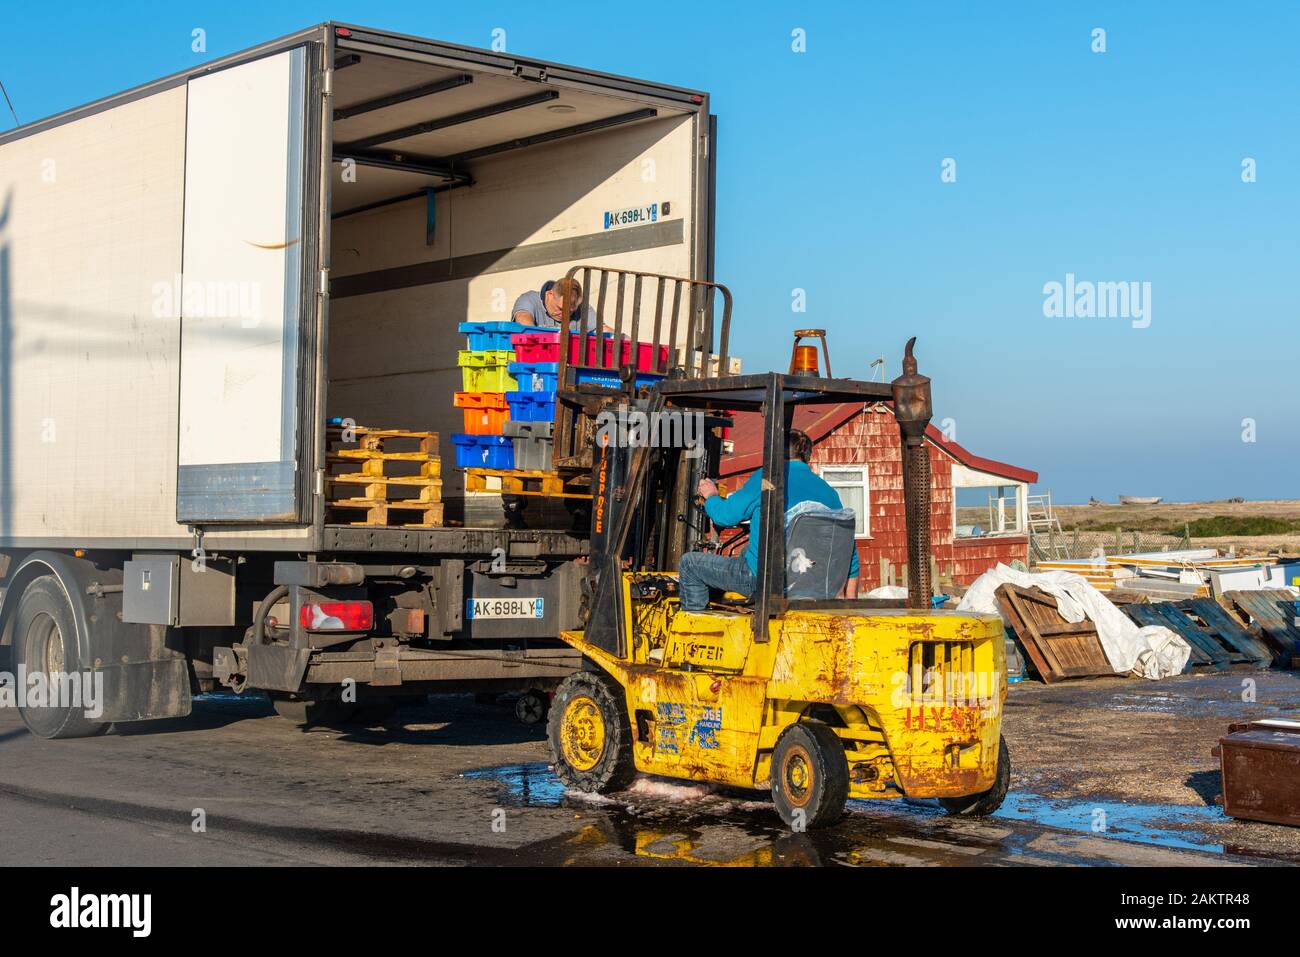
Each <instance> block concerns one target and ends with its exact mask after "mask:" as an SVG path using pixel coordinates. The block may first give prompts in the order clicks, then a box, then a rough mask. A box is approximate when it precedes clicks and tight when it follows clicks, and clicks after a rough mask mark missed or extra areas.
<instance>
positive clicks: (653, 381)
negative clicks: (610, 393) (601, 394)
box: [574, 369, 667, 389]
mask: <svg viewBox="0 0 1300 957" xmlns="http://www.w3.org/2000/svg"><path fill="white" fill-rule="evenodd" d="M574 373H575V375H574V381H575V382H589V383H591V384H592V385H600V386H604V387H605V388H607V389H621V388H622V387H623V383H622V382H620V381H619V378H618V370H617V369H575V370H574ZM666 378H667V376H662V375H658V374H657V373H654V372H638V373H637V376H636V387H637V388H638V389H642V388H645V387H646V386H653V385H658V384H659V383H660V382H663V381H664V379H666Z"/></svg>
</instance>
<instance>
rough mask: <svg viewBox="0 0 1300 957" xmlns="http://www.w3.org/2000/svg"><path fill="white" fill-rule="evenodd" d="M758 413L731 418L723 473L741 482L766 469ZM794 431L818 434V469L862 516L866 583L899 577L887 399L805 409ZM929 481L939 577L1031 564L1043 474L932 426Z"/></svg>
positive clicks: (898, 458)
mask: <svg viewBox="0 0 1300 957" xmlns="http://www.w3.org/2000/svg"><path fill="white" fill-rule="evenodd" d="M762 424H763V423H762V418H761V417H760V416H759V415H757V414H756V413H742V414H738V415H736V416H735V427H734V428H733V429H732V430H731V450H730V451H729V452H728V453H727V454H724V455H723V458H722V462H721V463H720V465H719V477H720V479H721V481H722V482H723V484H724V485H725V487H726V488H728V489H737V488H739V487H740V486H741V485H742V484H744V482H745V480H746V479H747V478H749V476H750V474H751V473H753V472H754V470H755V469H758V468H760V467H762V464H763V462H762V458H763V455H762V448H763V433H762ZM794 425H795V428H798V429H802V430H803V431H804V432H806V433H808V436H809V438H811V439H812V441H813V456H812V463H811V464H812V467H813V469H814V470H815V471H816V472H817V473H818V474H820V475H821V476H822V478H824V479H826V481H827V482H829V483H830V484H831V485H833V486H835V488H836V490H837V491H838V492H839V495H840V499H841V500H842V501H843V502H844V504H845V505H847V506H850V507H852V508H853V509H854V511H856V512H857V513H858V557H859V561H860V563H861V567H862V571H861V579H860V581H861V583H862V587H863V588H864V589H871V588H875V587H877V586H879V585H882V584H902V572H903V570H904V569H906V567H907V522H906V519H905V518H904V511H903V458H902V448H901V445H900V442H899V437H898V425H897V424H896V422H895V421H894V415H893V410H892V409H891V408H890V406H889V404H888V403H869V404H867V405H865V406H864V405H860V404H858V403H842V404H838V405H825V406H802V407H800V408H798V409H796V410H795V417H794ZM926 438H927V440H928V441H927V445H928V447H929V450H930V466H931V475H932V478H933V483H934V484H933V488H932V506H931V507H932V516H931V533H930V534H931V549H932V551H933V553H934V559H935V565H936V566H937V572H938V574H939V576H940V577H947V578H951V580H952V581H953V583H954V584H958V585H969V584H970V583H971V582H972V581H974V580H975V579H976V578H978V577H979V575H980V574H981V573H983V572H985V571H987V570H988V569H989V568H992V567H993V566H994V565H996V564H997V563H998V562H1003V563H1006V564H1010V563H1011V562H1012V561H1014V560H1017V559H1018V560H1019V561H1021V562H1025V563H1027V562H1028V558H1029V538H1028V534H1027V529H1028V524H1027V522H1028V516H1027V497H1028V491H1029V486H1030V485H1031V484H1032V483H1034V482H1037V481H1038V473H1037V472H1033V471H1030V470H1029V469H1023V468H1018V467H1017V466H1014V465H1008V464H1006V463H1005V462H997V461H994V460H993V459H986V458H983V457H981V456H978V455H975V454H973V453H971V452H970V451H968V450H967V449H965V448H963V447H962V446H961V445H958V444H957V443H956V442H955V441H953V440H952V439H949V438H946V437H945V436H944V435H943V433H941V432H940V431H939V430H938V429H937V428H935V427H934V426H933V425H931V426H930V427H929V429H927V430H926Z"/></svg>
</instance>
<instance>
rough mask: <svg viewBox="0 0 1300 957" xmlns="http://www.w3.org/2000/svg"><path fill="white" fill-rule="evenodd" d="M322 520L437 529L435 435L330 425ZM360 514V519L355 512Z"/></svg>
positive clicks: (438, 503)
mask: <svg viewBox="0 0 1300 957" xmlns="http://www.w3.org/2000/svg"><path fill="white" fill-rule="evenodd" d="M327 437H328V440H329V450H328V452H327V454H326V457H325V461H326V465H327V466H328V474H327V475H326V478H325V483H326V490H325V491H326V506H327V509H328V513H327V516H326V520H327V521H330V522H335V523H337V524H345V525H396V526H400V527H402V528H437V527H440V526H441V525H442V460H441V458H440V457H439V455H438V433H437V432H410V431H407V430H405V429H371V428H366V427H364V426H344V425H331V426H330V427H329V431H328V436H327ZM358 512H362V513H364V517H363V518H362V519H360V520H358V518H357V513H358Z"/></svg>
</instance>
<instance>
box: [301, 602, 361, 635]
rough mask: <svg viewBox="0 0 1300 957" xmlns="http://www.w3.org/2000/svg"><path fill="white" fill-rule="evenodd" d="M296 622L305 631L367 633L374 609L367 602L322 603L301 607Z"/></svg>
mask: <svg viewBox="0 0 1300 957" xmlns="http://www.w3.org/2000/svg"><path fill="white" fill-rule="evenodd" d="M298 621H299V623H300V624H301V625H302V627H303V629H304V630H306V631H369V630H370V629H371V628H372V627H373V626H374V624H375V608H374V606H373V605H372V604H370V602H368V601H323V602H319V603H315V604H308V605H303V606H302V608H301V609H300V610H299V612H298Z"/></svg>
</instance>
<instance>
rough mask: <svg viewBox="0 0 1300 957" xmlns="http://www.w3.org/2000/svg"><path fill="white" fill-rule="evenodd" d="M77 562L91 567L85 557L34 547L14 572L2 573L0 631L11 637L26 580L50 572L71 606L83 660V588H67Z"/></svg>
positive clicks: (74, 580) (85, 635)
mask: <svg viewBox="0 0 1300 957" xmlns="http://www.w3.org/2000/svg"><path fill="white" fill-rule="evenodd" d="M76 564H84V565H85V566H86V568H87V569H92V568H93V566H91V565H90V563H89V562H86V561H85V560H84V559H78V558H72V557H70V556H68V555H64V554H62V553H61V552H48V551H36V552H30V553H28V554H27V555H25V556H23V558H22V559H21V560H19V562H18V564H17V567H16V568H15V569H14V572H13V574H11V575H8V576H6V577H5V581H4V585H5V593H4V600H3V603H0V635H4V636H6V637H8V638H12V635H10V634H9V631H10V626H11V625H12V624H13V618H14V613H15V612H16V611H17V610H18V602H19V599H21V598H22V594H23V592H24V591H25V590H26V588H27V586H28V585H29V584H31V583H32V582H33V581H35V580H36V579H38V578H40V577H41V576H42V575H50V576H52V577H53V578H54V580H55V581H57V582H58V583H59V587H60V588H62V589H63V595H64V597H65V598H67V600H68V607H70V608H71V609H72V620H73V622H74V623H75V624H76V626H77V629H76V630H77V633H76V636H75V637H76V642H77V652H78V654H79V655H80V656H81V660H83V661H84V660H86V655H87V652H88V651H89V648H88V645H89V642H88V640H87V639H88V631H87V624H86V606H85V603H84V602H83V601H82V598H83V597H84V590H79V589H77V588H76V587H71V588H70V587H69V584H68V583H69V582H72V583H73V585H74V586H75V585H76V584H77V583H78V582H77V579H78V575H77V570H76V567H75V566H76ZM74 595H75V597H74Z"/></svg>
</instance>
